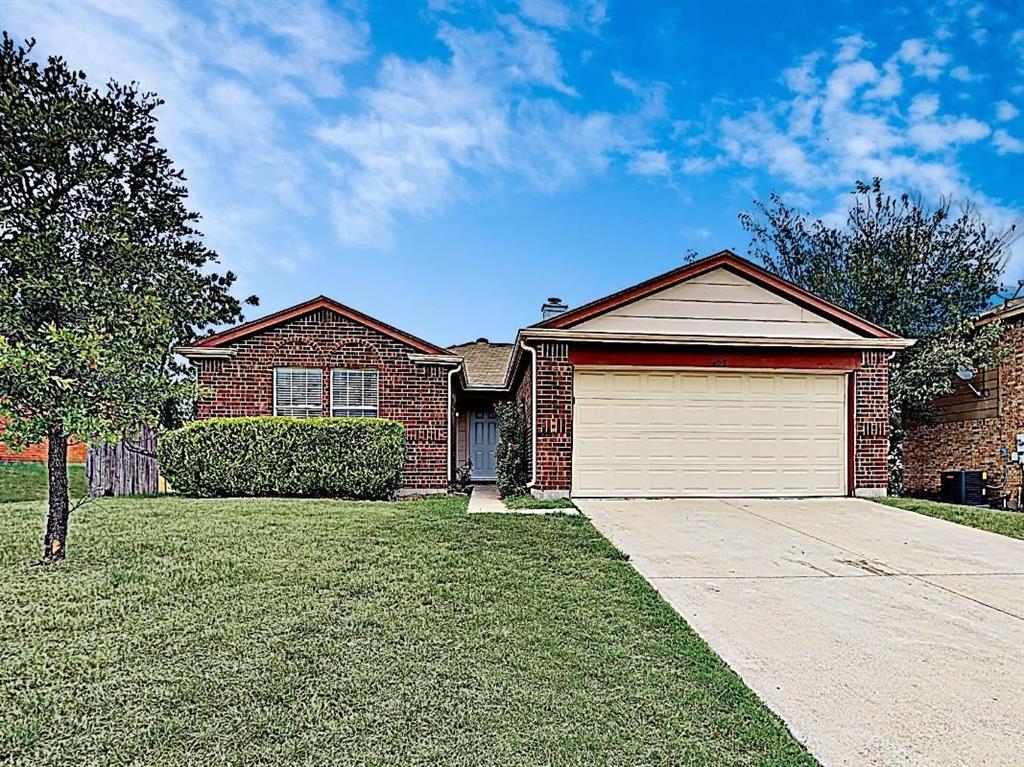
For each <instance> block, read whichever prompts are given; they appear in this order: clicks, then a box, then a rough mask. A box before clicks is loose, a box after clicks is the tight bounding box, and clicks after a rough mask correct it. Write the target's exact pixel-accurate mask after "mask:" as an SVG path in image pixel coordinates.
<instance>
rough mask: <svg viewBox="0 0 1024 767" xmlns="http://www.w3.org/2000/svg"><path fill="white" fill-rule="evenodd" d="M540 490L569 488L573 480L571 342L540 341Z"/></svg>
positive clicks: (538, 462) (538, 375) (538, 416)
mask: <svg viewBox="0 0 1024 767" xmlns="http://www.w3.org/2000/svg"><path fill="white" fill-rule="evenodd" d="M536 348H537V402H536V403H535V407H536V408H537V458H536V460H537V484H536V485H534V488H535V489H536V490H538V491H542V492H543V491H551V490H568V489H569V488H570V484H571V482H572V398H573V394H572V364H571V363H570V362H569V344H567V343H553V342H543V343H539V344H537V347H536Z"/></svg>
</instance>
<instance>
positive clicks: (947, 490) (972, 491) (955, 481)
mask: <svg viewBox="0 0 1024 767" xmlns="http://www.w3.org/2000/svg"><path fill="white" fill-rule="evenodd" d="M987 482H988V472H985V471H944V472H942V484H941V487H942V500H944V501H946V503H960V504H965V505H967V506H984V505H986V504H987V503H988V499H987V497H986V492H985V486H986V483H987Z"/></svg>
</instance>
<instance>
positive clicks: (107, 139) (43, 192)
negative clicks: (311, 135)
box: [0, 33, 241, 562]
mask: <svg viewBox="0 0 1024 767" xmlns="http://www.w3.org/2000/svg"><path fill="white" fill-rule="evenodd" d="M33 45H34V41H28V42H27V44H25V45H20V44H17V43H15V42H14V40H12V39H11V38H10V37H9V36H8V35H7V33H4V35H3V43H2V46H0V417H2V418H3V419H5V420H6V421H7V426H6V431H5V432H4V439H5V440H6V441H8V442H11V443H13V444H16V445H24V444H28V443H32V442H37V441H39V440H41V439H43V438H46V439H47V440H48V441H49V446H50V449H49V509H48V515H47V523H46V535H45V540H44V548H43V561H44V562H53V561H57V560H60V559H62V558H64V556H65V550H66V546H67V530H68V517H69V514H70V502H69V498H68V487H67V466H66V462H67V456H66V450H65V449H64V448H65V445H66V444H67V442H68V439H69V438H74V439H79V440H85V441H96V440H98V439H104V438H105V439H112V438H116V437H117V436H118V435H121V434H126V433H130V432H131V431H132V430H135V429H137V428H138V427H139V426H140V424H143V423H148V424H153V423H155V422H156V421H157V419H158V418H159V413H160V410H161V407H162V406H164V404H165V403H166V402H167V401H168V400H169V399H172V398H175V397H180V396H182V395H185V394H186V393H187V390H188V388H189V383H188V381H187V380H186V379H184V378H183V377H182V376H181V372H182V371H181V370H180V368H179V367H178V366H177V365H176V363H175V361H174V355H173V352H172V349H173V348H174V346H176V345H178V344H183V343H188V342H190V341H192V340H194V339H195V338H196V336H197V335H198V334H199V333H201V332H202V331H203V330H204V329H205V328H206V327H207V326H210V325H212V324H218V323H226V322H233V321H237V320H238V319H240V318H241V305H240V302H239V301H238V300H236V299H235V298H233V297H232V296H231V295H230V293H229V288H230V286H231V284H232V283H233V282H234V279H235V278H234V275H232V274H231V273H230V272H228V273H226V274H223V275H222V274H218V273H216V272H213V271H211V269H210V266H211V264H213V263H215V262H216V260H217V257H216V254H215V253H213V252H212V251H211V250H210V249H209V248H207V247H206V246H205V245H204V244H203V242H202V239H201V235H200V233H199V232H198V230H197V229H196V228H195V227H196V222H197V221H198V218H199V217H198V215H197V214H195V213H193V212H190V211H189V210H188V209H187V208H186V205H185V203H186V197H187V191H186V188H185V183H184V177H183V175H182V173H181V171H180V170H177V169H176V168H175V167H174V165H173V163H172V162H171V159H170V158H169V157H168V155H167V152H166V151H165V150H164V149H163V148H162V147H161V146H160V144H159V143H158V141H157V139H156V135H155V128H156V110H157V108H158V107H159V106H160V104H162V103H163V102H162V101H161V100H160V99H159V98H157V97H156V96H155V95H154V94H151V93H143V92H141V91H140V90H139V88H138V86H137V85H136V84H134V83H132V84H128V85H123V84H119V83H116V82H110V83H108V84H107V85H106V86H104V87H93V86H92V85H91V84H90V83H89V82H88V80H87V79H86V76H85V74H84V73H83V72H79V71H75V70H73V69H71V68H70V67H69V66H68V64H67V63H66V62H65V61H64V60H63V59H61V58H58V57H51V58H49V59H48V60H47V61H46V62H45V63H43V64H40V63H37V62H36V61H34V60H33V59H32V56H31V51H32V47H33Z"/></svg>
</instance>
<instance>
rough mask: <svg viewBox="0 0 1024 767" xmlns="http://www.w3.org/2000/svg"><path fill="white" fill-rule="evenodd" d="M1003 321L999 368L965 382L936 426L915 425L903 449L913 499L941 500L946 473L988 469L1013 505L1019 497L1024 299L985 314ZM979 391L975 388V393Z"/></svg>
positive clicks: (985, 318) (938, 407) (938, 412)
mask: <svg viewBox="0 0 1024 767" xmlns="http://www.w3.org/2000/svg"><path fill="white" fill-rule="evenodd" d="M994 320H1001V321H1002V323H1003V328H1004V331H1003V332H1004V336H1003V338H1004V340H1005V342H1006V344H1007V346H1008V348H1009V352H1008V355H1007V356H1006V357H1005V358H1004V359H1003V360H1002V361H1001V362H1000V364H999V365H997V366H996V367H993V368H989V369H988V370H983V371H980V372H979V373H977V374H976V375H975V377H974V379H973V380H972V381H970V384H969V385H968V383H959V385H958V386H957V388H956V390H955V391H954V392H953V393H952V394H950V395H949V396H947V397H942V398H940V399H938V400H936V401H935V422H934V423H933V424H931V425H913V426H911V427H910V428H909V429H908V431H907V438H906V441H905V442H904V447H903V487H904V490H905V492H907V493H908V494H912V495H935V494H938V492H939V477H940V475H941V473H942V472H944V471H951V470H952V471H961V470H982V471H987V472H988V481H989V484H991V485H997V486H1002V488H1003V492H1004V493H1005V494H1008V495H1009V496H1010V501H1011V505H1015V504H1016V500H1017V498H1019V492H1020V491H1019V488H1020V485H1021V469H1020V464H1016V465H1014V464H1012V463H1011V457H1012V455H1013V453H1014V452H1015V451H1016V450H1017V435H1018V434H1024V298H1019V299H1016V300H1015V301H1010V302H1007V303H1006V304H1004V305H1002V306H1000V307H998V308H997V309H994V310H992V311H990V312H987V313H986V314H984V315H982V316H981V318H980V319H979V322H981V323H986V322H992V321H994ZM972 387H973V389H972Z"/></svg>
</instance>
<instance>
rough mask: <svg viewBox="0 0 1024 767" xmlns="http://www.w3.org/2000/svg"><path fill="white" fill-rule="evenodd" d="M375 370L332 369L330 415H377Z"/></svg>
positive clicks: (370, 416) (371, 416) (373, 416)
mask: <svg viewBox="0 0 1024 767" xmlns="http://www.w3.org/2000/svg"><path fill="white" fill-rule="evenodd" d="M377 388H378V386H377V371H376V370H332V371H331V415H332V416H335V417H339V416H361V417H364V418H376V417H377V405H378V394H377Z"/></svg>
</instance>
